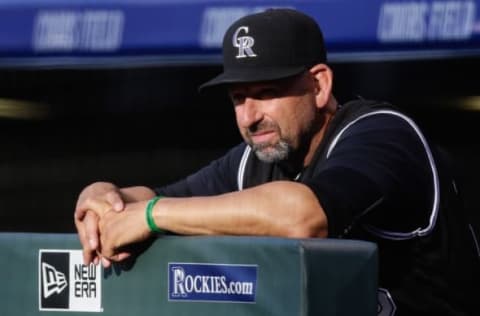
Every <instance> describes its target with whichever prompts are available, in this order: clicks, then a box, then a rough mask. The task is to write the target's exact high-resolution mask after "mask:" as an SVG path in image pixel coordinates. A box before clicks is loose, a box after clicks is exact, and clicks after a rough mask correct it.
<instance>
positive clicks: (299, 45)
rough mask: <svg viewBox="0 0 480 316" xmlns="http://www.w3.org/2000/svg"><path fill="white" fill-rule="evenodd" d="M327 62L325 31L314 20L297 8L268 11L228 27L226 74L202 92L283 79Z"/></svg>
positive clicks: (224, 51)
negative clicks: (237, 84)
mask: <svg viewBox="0 0 480 316" xmlns="http://www.w3.org/2000/svg"><path fill="white" fill-rule="evenodd" d="M326 60H327V57H326V50H325V43H324V41H323V35H322V31H321V30H320V27H319V26H318V24H317V23H316V22H315V20H314V19H313V18H311V17H310V16H308V15H306V14H304V13H301V12H299V11H296V10H293V9H268V10H266V11H264V12H261V13H256V14H252V15H248V16H245V17H243V18H241V19H239V20H237V21H236V22H234V23H233V24H232V25H231V26H230V27H229V28H228V30H227V32H226V33H225V36H224V38H223V73H222V74H220V75H218V76H217V77H215V78H213V79H212V80H210V81H208V82H206V83H204V84H203V85H201V86H200V87H199V90H200V91H203V90H204V89H206V88H210V87H216V86H220V85H224V84H230V83H244V82H257V81H268V80H276V79H283V78H287V77H291V76H294V75H298V74H300V73H302V72H303V71H305V70H307V69H310V68H311V67H312V66H314V65H316V64H319V63H325V62H326Z"/></svg>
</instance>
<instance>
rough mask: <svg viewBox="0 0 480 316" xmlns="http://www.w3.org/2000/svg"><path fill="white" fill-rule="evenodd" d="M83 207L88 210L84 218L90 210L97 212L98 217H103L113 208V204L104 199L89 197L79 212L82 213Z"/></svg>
mask: <svg viewBox="0 0 480 316" xmlns="http://www.w3.org/2000/svg"><path fill="white" fill-rule="evenodd" d="M82 209H83V210H87V211H85V215H84V216H83V217H84V218H85V217H86V216H87V214H88V213H89V212H90V211H92V212H94V213H95V214H97V216H98V217H102V216H103V215H104V214H105V213H106V212H108V211H110V210H111V209H112V206H111V205H110V203H108V202H107V201H106V200H104V199H101V198H88V199H86V200H85V201H84V202H83V203H82V208H81V209H80V211H79V213H81V210H82Z"/></svg>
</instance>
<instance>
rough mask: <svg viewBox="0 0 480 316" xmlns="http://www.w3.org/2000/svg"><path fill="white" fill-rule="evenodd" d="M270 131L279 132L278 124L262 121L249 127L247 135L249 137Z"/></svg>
mask: <svg viewBox="0 0 480 316" xmlns="http://www.w3.org/2000/svg"><path fill="white" fill-rule="evenodd" d="M268 130H274V131H279V127H278V124H277V123H275V122H272V121H261V122H258V123H255V124H253V125H251V126H249V127H248V129H247V133H248V135H252V134H255V133H258V132H262V131H268Z"/></svg>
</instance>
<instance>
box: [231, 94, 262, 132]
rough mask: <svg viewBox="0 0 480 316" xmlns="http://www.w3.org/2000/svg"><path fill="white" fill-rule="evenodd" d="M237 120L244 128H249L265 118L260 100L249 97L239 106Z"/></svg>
mask: <svg viewBox="0 0 480 316" xmlns="http://www.w3.org/2000/svg"><path fill="white" fill-rule="evenodd" d="M235 109H236V112H237V121H238V125H240V126H241V127H244V128H248V127H250V126H252V125H254V124H255V123H257V122H259V121H261V120H262V118H263V114H262V112H261V111H260V109H259V103H258V100H255V99H253V98H250V97H247V98H245V100H244V102H243V104H242V105H240V106H237V107H236V108H235Z"/></svg>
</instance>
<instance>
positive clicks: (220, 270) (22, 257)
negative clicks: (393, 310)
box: [0, 233, 377, 316]
mask: <svg viewBox="0 0 480 316" xmlns="http://www.w3.org/2000/svg"><path fill="white" fill-rule="evenodd" d="M141 248H142V249H139V251H140V252H141V253H139V254H138V255H137V256H136V259H135V260H131V261H128V262H126V263H124V264H122V265H117V266H115V267H114V268H112V269H109V270H103V269H102V268H100V267H99V266H97V267H95V266H93V265H92V266H85V265H83V263H82V256H81V251H80V243H79V241H78V238H77V236H76V235H73V234H26V233H0V253H1V256H0V280H1V287H0V297H1V301H2V304H1V306H0V314H1V315H5V316H6V315H15V316H17V315H62V314H65V315H70V316H73V315H77V314H78V315H84V312H85V311H90V312H100V313H102V314H103V315H116V316H121V315H142V316H147V315H175V316H181V315H208V316H215V315H222V316H236V315H251V316H255V315H259V316H260V315H261V316H267V315H268V316H270V315H274V316H283V315H285V316H287V315H288V316H296V315H298V316H306V315H325V316H326V315H375V314H376V309H377V301H376V297H377V248H376V246H375V245H374V244H372V243H368V242H362V241H352V240H333V239H283V238H265V237H177V236H168V237H162V238H158V239H156V240H154V241H152V242H151V243H149V244H148V245H142V247H141Z"/></svg>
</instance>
